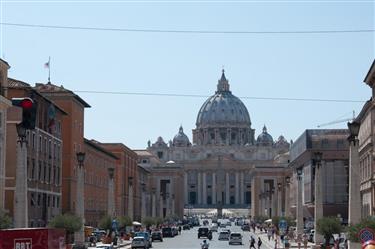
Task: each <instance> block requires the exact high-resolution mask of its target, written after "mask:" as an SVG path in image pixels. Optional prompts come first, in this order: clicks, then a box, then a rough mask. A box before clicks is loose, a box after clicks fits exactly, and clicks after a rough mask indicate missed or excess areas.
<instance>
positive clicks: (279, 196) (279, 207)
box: [277, 182, 283, 217]
mask: <svg viewBox="0 0 375 249" xmlns="http://www.w3.org/2000/svg"><path fill="white" fill-rule="evenodd" d="M281 190H282V183H281V182H278V183H277V213H278V216H279V217H281V216H283V210H282V208H281Z"/></svg>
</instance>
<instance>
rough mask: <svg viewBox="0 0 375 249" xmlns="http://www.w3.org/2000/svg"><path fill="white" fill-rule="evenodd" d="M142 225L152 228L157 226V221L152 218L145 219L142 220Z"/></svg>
mask: <svg viewBox="0 0 375 249" xmlns="http://www.w3.org/2000/svg"><path fill="white" fill-rule="evenodd" d="M142 224H144V225H145V226H146V227H150V226H152V225H154V224H155V219H154V218H152V217H144V218H143V219H142Z"/></svg>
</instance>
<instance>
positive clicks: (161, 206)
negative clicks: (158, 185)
mask: <svg viewBox="0 0 375 249" xmlns="http://www.w3.org/2000/svg"><path fill="white" fill-rule="evenodd" d="M163 204H164V200H163V196H162V195H160V198H159V217H161V218H164V213H163V210H164V205H163Z"/></svg>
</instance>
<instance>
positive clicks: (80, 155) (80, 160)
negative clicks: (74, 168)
mask: <svg viewBox="0 0 375 249" xmlns="http://www.w3.org/2000/svg"><path fill="white" fill-rule="evenodd" d="M76 156H77V161H78V165H79V166H80V167H82V166H83V162H84V161H85V156H86V154H85V152H77V154H76Z"/></svg>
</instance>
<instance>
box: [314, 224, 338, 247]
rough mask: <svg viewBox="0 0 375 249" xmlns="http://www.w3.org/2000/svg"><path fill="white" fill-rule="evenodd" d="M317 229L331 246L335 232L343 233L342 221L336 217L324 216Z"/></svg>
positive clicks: (327, 244)
mask: <svg viewBox="0 0 375 249" xmlns="http://www.w3.org/2000/svg"><path fill="white" fill-rule="evenodd" d="M316 231H317V232H318V233H319V234H321V235H323V236H324V239H325V241H326V246H329V240H330V239H331V238H332V237H333V234H335V233H338V234H340V233H341V231H342V227H341V222H340V221H339V219H337V218H336V217H323V218H321V219H319V220H318V222H317V228H316Z"/></svg>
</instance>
